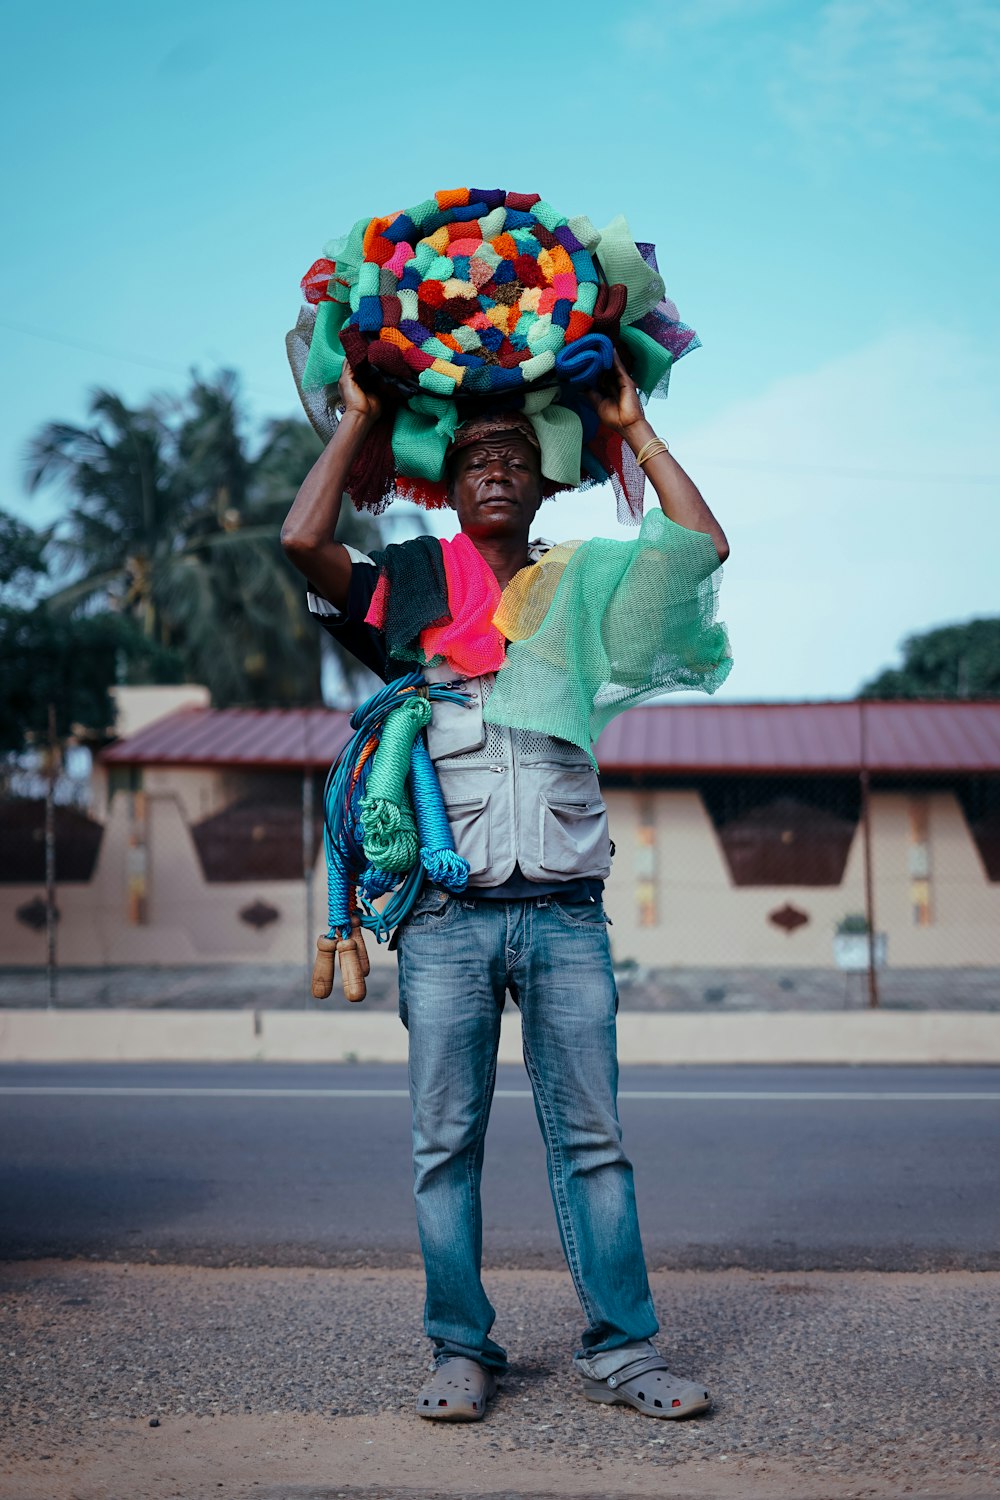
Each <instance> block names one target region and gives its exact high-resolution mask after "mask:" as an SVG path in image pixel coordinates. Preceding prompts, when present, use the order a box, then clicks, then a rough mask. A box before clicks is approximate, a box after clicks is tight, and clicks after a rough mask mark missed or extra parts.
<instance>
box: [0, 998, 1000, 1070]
mask: <svg viewBox="0 0 1000 1500" xmlns="http://www.w3.org/2000/svg"><path fill="white" fill-rule="evenodd" d="M618 1054H619V1058H620V1060H621V1062H623V1063H626V1064H627V1063H654V1064H655V1063H672V1064H685V1063H689V1064H698V1063H700V1064H705V1065H711V1064H722V1063H779V1064H780V1063H815V1064H822V1063H830V1064H835V1063H883V1064H892V1063H900V1064H921V1063H927V1064H930V1063H938V1064H941V1063H956V1064H963V1063H964V1064H979V1065H981V1066H986V1065H990V1064H1000V1015H996V1014H992V1013H982V1012H969V1011H957V1012H956V1011H907V1012H899V1011H857V1012H847V1013H844V1012H840V1011H819V1012H811V1013H808V1014H794V1013H792V1014H789V1013H788V1012H787V1011H784V1012H776V1011H743V1012H741V1013H740V1014H739V1015H733V1016H725V1015H721V1016H720V1015H711V1016H701V1015H688V1014H679V1015H678V1014H674V1015H658V1014H655V1013H649V1012H636V1011H628V1012H625V1013H623V1014H622V1015H620V1016H619V1017H618ZM520 1055H521V1048H520V1020H519V1017H518V1016H517V1013H516V1012H513V1013H511V1012H510V1011H508V1012H507V1014H506V1015H505V1016H504V1020H503V1026H502V1030H501V1040H500V1060H501V1062H517V1061H519V1059H520ZM405 1061H406V1032H405V1031H404V1030H403V1027H402V1026H401V1025H400V1023H399V1020H398V1018H397V1017H396V1016H395V1015H392V1014H387V1013H385V1012H365V1011H363V1010H351V1011H247V1010H239V1011H181V1010H175V1011H138V1010H74V1011H59V1010H52V1011H48V1010H0V1062H8V1063H15V1062H26V1063H95V1062H405Z"/></svg>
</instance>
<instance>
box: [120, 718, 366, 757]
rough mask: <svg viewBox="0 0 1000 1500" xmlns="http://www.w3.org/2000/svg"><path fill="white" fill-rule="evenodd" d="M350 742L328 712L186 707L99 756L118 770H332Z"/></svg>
mask: <svg viewBox="0 0 1000 1500" xmlns="http://www.w3.org/2000/svg"><path fill="white" fill-rule="evenodd" d="M350 737H351V725H350V714H346V713H338V712H337V711H336V710H334V709H328V708H305V709H296V708H260V709H256V708H182V709H179V710H178V711H177V712H176V713H173V714H168V715H167V717H166V718H163V719H156V720H155V721H154V722H153V723H152V724H147V725H146V727H145V729H140V730H139V731H138V732H137V733H136V734H131V735H129V736H128V737H127V738H126V739H123V740H118V741H117V743H115V744H113V745H109V746H108V748H107V749H106V750H103V751H102V752H101V756H100V759H101V760H102V761H104V762H105V764H110V765H119V766H246V767H250V766H270V767H272V768H274V769H278V768H281V767H285V768H288V767H293V768H297V767H300V766H329V764H330V762H331V761H333V760H335V759H336V757H337V756H338V755H339V753H340V751H341V750H342V748H343V747H344V745H345V744H346V743H347V741H348V740H349V739H350Z"/></svg>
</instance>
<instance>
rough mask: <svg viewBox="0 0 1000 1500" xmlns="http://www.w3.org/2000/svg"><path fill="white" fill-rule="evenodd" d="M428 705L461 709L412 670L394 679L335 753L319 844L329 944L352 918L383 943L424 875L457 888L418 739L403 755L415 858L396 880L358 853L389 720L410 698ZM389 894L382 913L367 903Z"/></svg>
mask: <svg viewBox="0 0 1000 1500" xmlns="http://www.w3.org/2000/svg"><path fill="white" fill-rule="evenodd" d="M418 692H419V694H420V696H421V697H425V698H427V699H429V700H430V701H431V702H447V703H457V704H460V705H462V706H466V707H467V706H468V702H469V700H468V698H467V696H466V695H465V694H464V693H461V692H460V691H458V690H456V689H454V688H450V687H445V686H441V685H438V684H428V683H426V682H425V681H424V679H423V677H422V676H421V675H420V673H419V672H410V673H408V674H407V675H406V676H405V677H398V678H395V679H394V680H393V681H392V682H390V683H387V684H386V686H385V687H383V688H381V689H380V690H379V691H378V692H377V693H375V694H374V695H373V696H372V697H371V698H369V699H367V700H366V701H365V702H364V703H362V704H361V705H360V707H359V708H357V709H355V711H354V713H353V714H352V715H351V728H352V729H353V730H354V734H353V736H352V738H351V739H350V740H349V742H348V743H347V745H346V746H345V747H344V749H343V750H342V751H341V753H340V755H339V756H338V757H337V759H336V761H335V762H334V764H333V766H332V767H331V768H330V772H329V774H328V776H327V779H326V785H325V788H324V792H323V843H324V848H325V851H326V861H327V900H328V917H329V932H328V937H329V938H331V939H334V938H339V937H342V936H347V935H349V934H350V932H351V925H352V916H353V917H354V918H355V919H356V920H357V919H360V925H361V926H362V927H365V928H367V929H368V930H369V931H371V932H373V933H374V934H375V937H376V939H377V940H378V941H379V942H382V941H384V939H385V938H387V937H388V936H389V935H390V933H391V932H392V930H393V929H394V928H395V927H397V926H398V925H399V924H400V922H402V921H405V919H406V917H407V916H408V915H409V912H410V911H411V909H412V907H413V904H414V902H415V901H416V899H417V896H418V894H419V892H420V888H421V886H422V884H423V881H424V877H425V875H426V876H427V877H429V878H430V879H431V880H433V881H434V882H435V883H436V884H439V885H443V886H445V888H447V889H454V890H460V889H462V888H463V887H464V883H465V879H466V878H467V877H468V865H467V864H466V863H465V861H464V860H461V859H460V858H459V856H458V855H457V854H456V853H455V847H454V841H453V839H452V835H451V829H450V827H449V824H448V818H447V813H446V811H445V807H444V801H443V798H442V796H441V788H440V784H439V782H438V779H437V773H436V772H435V770H434V766H433V762H432V761H431V758H430V755H429V754H428V751H427V747H426V745H425V744H424V743H423V740H422V739H421V738H420V737H419V736H418V737H417V738H416V739H415V740H414V742H413V746H412V750H411V752H410V766H409V778H408V786H409V792H410V796H411V798H412V802H413V812H414V815H415V818H416V825H417V832H418V835H419V843H420V858H419V859H418V860H417V861H416V862H415V863H414V864H413V866H412V867H411V868H410V869H409V870H408V871H407V872H406V873H405V874H404V875H403V876H402V877H401V876H400V874H399V873H393V872H390V871H384V870H380V869H378V868H377V867H374V866H372V865H371V864H370V863H369V861H368V859H367V857H366V855H365V850H364V826H363V820H362V810H361V809H362V803H363V801H364V798H365V793H366V788H367V786H368V780H369V777H370V775H371V771H372V766H373V764H374V760H375V753H376V751H377V749H378V746H379V743H380V740H381V735H382V731H383V729H384V727H385V723H386V720H387V719H388V718H389V716H390V715H391V714H392V713H393V712H394V710H396V709H397V708H399V707H400V706H401V705H402V704H404V703H406V702H407V701H408V700H409V699H411V698H412V697H413V695H414V694H415V693H418ZM387 893H391V894H390V895H389V900H388V901H387V902H386V903H385V905H384V906H383V908H382V910H381V911H378V910H376V909H375V907H374V905H373V902H374V901H375V900H376V899H377V898H378V897H379V896H382V895H385V894H387Z"/></svg>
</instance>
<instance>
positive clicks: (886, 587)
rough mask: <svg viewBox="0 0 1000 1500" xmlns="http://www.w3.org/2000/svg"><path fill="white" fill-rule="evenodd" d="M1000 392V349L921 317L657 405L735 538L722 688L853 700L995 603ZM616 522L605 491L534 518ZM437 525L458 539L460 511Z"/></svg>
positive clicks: (562, 534)
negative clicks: (933, 630)
mask: <svg viewBox="0 0 1000 1500" xmlns="http://www.w3.org/2000/svg"><path fill="white" fill-rule="evenodd" d="M998 396H1000V356H997V355H996V354H994V353H993V352H992V351H984V350H982V349H980V348H978V347H975V346H973V345H971V344H970V343H968V342H967V341H965V340H963V339H961V338H958V337H956V336H955V335H953V334H951V333H948V332H946V331H935V330H933V329H930V328H926V327H921V328H920V329H919V330H909V329H903V330H900V331H898V332H897V333H894V334H893V335H891V336H888V337H884V338H881V339H879V340H877V341H874V342H872V343H870V344H868V345H865V346H863V347H859V348H858V349H857V350H855V351H854V352H853V353H851V354H850V355H848V356H845V357H842V358H838V359H836V360H831V361H828V362H827V363H825V364H823V365H820V366H818V367H817V368H816V369H813V370H809V371H805V372H803V373H801V374H797V375H792V376H787V377H785V378H784V379H782V380H779V381H776V382H775V383H774V384H773V385H771V386H770V387H769V388H768V389H766V390H764V391H762V392H761V393H760V394H758V395H756V396H755V397H753V398H752V399H748V400H745V401H740V402H736V403H733V404H732V405H730V406H728V407H727V408H725V409H724V410H723V411H721V412H719V413H718V414H717V415H716V416H715V417H714V418H713V419H712V420H710V421H708V422H705V423H703V424H701V425H700V426H698V427H696V428H694V429H691V430H689V431H687V432H683V431H678V430H677V429H676V426H675V423H674V421H673V420H672V408H671V405H670V403H663V402H659V401H656V402H653V403H652V404H651V407H650V413H649V414H650V418H651V420H652V422H653V424H654V426H656V427H657V428H658V429H659V430H660V431H662V432H664V433H666V434H667V435H668V436H669V437H670V438H671V440H672V448H673V450H674V452H675V454H676V456H677V458H678V459H679V461H680V462H681V463H682V464H683V465H684V466H685V468H686V469H687V470H688V472H689V473H690V474H691V475H692V477H693V478H694V479H695V481H696V482H697V483H698V485H699V486H700V488H701V489H702V491H703V493H704V494H705V496H706V498H707V499H708V501H709V503H710V504H711V505H712V507H713V509H714V510H715V512H716V514H717V515H718V517H719V519H720V521H721V522H722V524H723V526H724V527H725V529H726V531H727V533H728V535H729V539H730V542H731V544H732V558H731V560H730V562H729V563H728V564H727V565H726V569H725V579H724V582H723V587H722V610H721V613H722V617H723V619H724V620H725V621H726V622H727V624H728V626H729V629H730V634H731V637H732V642H733V649H734V656H735V662H736V665H735V668H734V671H733V674H732V676H731V677H730V679H729V682H728V683H727V684H726V685H725V687H724V688H723V689H722V696H723V697H725V698H729V699H740V698H744V699H745V698H829V697H834V698H836V697H847V696H850V695H851V694H853V693H854V692H855V691H856V690H857V688H858V687H859V686H860V684H861V683H862V682H863V681H864V680H866V679H867V678H868V677H871V676H873V675H874V674H875V673H876V672H877V671H878V670H879V669H880V668H881V667H883V666H885V665H887V664H889V663H890V662H892V661H893V660H894V659H895V656H896V652H897V647H898V645H899V642H900V641H901V640H902V639H903V637H904V636H906V635H909V634H911V633H912V632H914V631H919V630H922V629H925V628H929V627H930V626H932V625H936V624H941V623H944V622H946V621H950V620H960V619H968V618H970V617H972V616H973V615H976V614H980V615H984V614H987V615H988V614H993V613H996V612H997V597H996V563H995V559H996V557H997V555H998V552H1000V506H998V492H1000V483H998V482H997V479H996V477H995V476H996V474H997V469H998V463H997V459H996V455H995V441H994V431H995V411H996V407H997V399H998ZM991 475H993V476H994V477H993V478H992V479H990V477H989V476H991ZM646 503H647V506H650V505H653V504H655V503H656V501H655V496H654V495H653V494H652V493H651V491H650V490H647V500H646ZM395 509H396V508H395V507H394V511H395ZM614 516H615V506H614V498H613V496H612V495H611V493H610V491H609V490H607V489H602V490H597V491H591V492H588V493H584V494H574V495H568V496H562V497H560V498H558V499H556V500H554V501H551V502H548V503H547V504H546V505H544V506H543V507H542V510H541V512H540V514H539V517H538V526H537V530H538V532H539V534H541V535H544V536H547V537H549V538H551V539H552V540H554V541H562V540H565V539H567V538H570V537H580V536H619V537H622V538H625V537H633V536H634V535H635V532H634V531H628V530H625V529H623V528H620V527H618V526H617V525H616V524H615V519H614ZM431 525H432V529H434V530H435V531H437V532H438V533H439V534H442V535H450V534H452V533H453V532H454V530H455V520H454V516H453V515H452V514H451V513H450V512H449V513H448V514H447V515H446V516H444V515H440V516H435V517H433V518H432V520H431Z"/></svg>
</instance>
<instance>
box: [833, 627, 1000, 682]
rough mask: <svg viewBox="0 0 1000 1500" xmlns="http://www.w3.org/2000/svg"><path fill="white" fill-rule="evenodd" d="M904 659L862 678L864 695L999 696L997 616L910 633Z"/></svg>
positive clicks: (999, 662)
mask: <svg viewBox="0 0 1000 1500" xmlns="http://www.w3.org/2000/svg"><path fill="white" fill-rule="evenodd" d="M902 650H903V664H902V666H901V667H888V668H887V669H886V670H885V671H884V672H880V673H879V674H878V676H877V677H873V678H872V679H871V681H870V682H866V683H865V685H864V686H863V687H862V689H861V691H860V693H859V697H862V698H1000V617H993V618H987V619H982V620H969V621H968V622H967V623H966V624H964V625H942V626H940V627H939V628H938V629H936V630H925V631H923V632H921V633H920V634H919V635H911V636H908V637H907V639H906V640H905V641H904V642H903V647H902Z"/></svg>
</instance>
